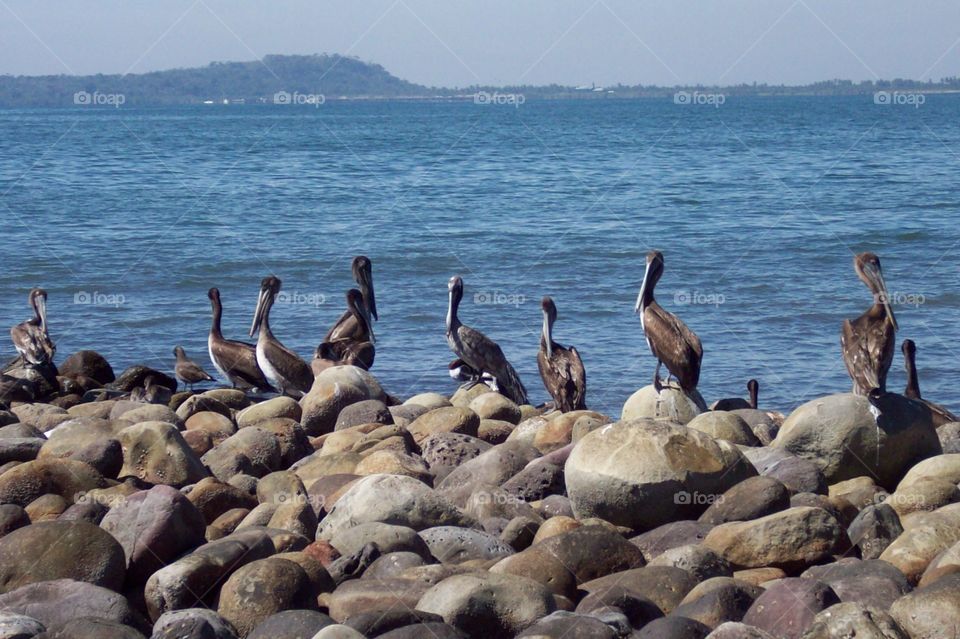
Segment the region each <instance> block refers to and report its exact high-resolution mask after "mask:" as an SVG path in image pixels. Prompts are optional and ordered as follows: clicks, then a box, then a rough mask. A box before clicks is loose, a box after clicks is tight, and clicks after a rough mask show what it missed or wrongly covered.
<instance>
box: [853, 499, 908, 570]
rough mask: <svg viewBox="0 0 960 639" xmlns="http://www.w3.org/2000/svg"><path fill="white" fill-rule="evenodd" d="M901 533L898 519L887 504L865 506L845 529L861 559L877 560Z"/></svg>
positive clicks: (901, 529)
mask: <svg viewBox="0 0 960 639" xmlns="http://www.w3.org/2000/svg"><path fill="white" fill-rule="evenodd" d="M901 533H903V526H901V525H900V518H899V517H897V513H896V511H894V510H893V508H891V507H890V506H889V505H887V504H877V505H876V506H867V507H866V508H864V509H863V510H862V511H860V514H859V515H857V518H856V519H854V520H853V523H851V524H850V526H849V527H848V528H847V535H848V536H849V537H850V543H851V544H853V545H855V546H857V547H858V548H859V549H860V556H861V557H862V558H863V559H877V558H878V557H880V555H881V554H883V551H884V550H886V549H887V546H889V545H890V544H891V543H892V542H893V540H894V539H896V538H897V537H899V536H900V535H901Z"/></svg>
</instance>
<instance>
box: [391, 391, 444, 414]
mask: <svg viewBox="0 0 960 639" xmlns="http://www.w3.org/2000/svg"><path fill="white" fill-rule="evenodd" d="M411 404H412V405H415V406H423V407H424V408H426V409H427V410H432V409H434V408H443V407H444V406H453V404H451V403H450V400H449V399H447V398H446V397H444V396H443V395H441V394H440V393H420V394H419V395H414V396H413V397H411V398H410V399H408V400H407V401H405V402H404V403H403V405H404V406H409V405H411Z"/></svg>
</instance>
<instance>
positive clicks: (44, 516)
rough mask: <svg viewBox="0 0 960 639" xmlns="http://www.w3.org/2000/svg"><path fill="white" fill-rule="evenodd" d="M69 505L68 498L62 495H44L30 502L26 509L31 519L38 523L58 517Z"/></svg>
mask: <svg viewBox="0 0 960 639" xmlns="http://www.w3.org/2000/svg"><path fill="white" fill-rule="evenodd" d="M68 506H69V504H67V500H66V499H64V498H63V497H61V496H60V495H44V496H42V497H37V498H36V499H34V500H33V501H32V502H30V503H29V504H28V505H27V507H26V509H25V510H26V512H27V515H28V516H29V517H30V521H31V522H33V523H37V522H40V521H52V520H54V519H56V518H57V517H59V516H60V515H61V514H62V513H63V511H65V510H66V509H67V507H68Z"/></svg>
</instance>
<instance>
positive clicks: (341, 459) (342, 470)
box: [290, 451, 363, 487]
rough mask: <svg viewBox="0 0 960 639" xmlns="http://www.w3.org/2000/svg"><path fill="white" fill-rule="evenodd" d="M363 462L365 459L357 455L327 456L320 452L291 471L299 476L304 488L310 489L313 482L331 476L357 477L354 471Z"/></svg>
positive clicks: (337, 454)
mask: <svg viewBox="0 0 960 639" xmlns="http://www.w3.org/2000/svg"><path fill="white" fill-rule="evenodd" d="M361 461H363V457H362V456H360V455H359V454H357V453H349V452H348V453H333V454H330V455H325V454H323V451H318V452H316V453H313V454H312V455H310V456H309V457H304V458H303V459H301V460H300V461H298V462H297V463H295V464H294V465H293V466H291V467H290V470H292V471H293V472H295V473H296V474H297V476H298V477H299V478H300V480H301V481H303V485H304V486H307V487H310V486H312V485H313V482H315V481H317V480H319V479H322V478H324V477H328V476H330V475H345V474H350V475H355V474H356V473H355V472H354V471H355V470H356V469H357V464H359V463H360V462H361Z"/></svg>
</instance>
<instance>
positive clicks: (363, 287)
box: [323, 255, 380, 344]
mask: <svg viewBox="0 0 960 639" xmlns="http://www.w3.org/2000/svg"><path fill="white" fill-rule="evenodd" d="M350 270H352V271H353V279H354V280H355V281H356V283H357V286H359V287H360V291H359V292H360V294H361V295H362V300H361V304H360V306H361V308H363V309H364V312H365V314H366V318H367V327H368V330H367V331H364V329H363V328H362V327H361V326H360V322H359V320H358V318H357V315H356V314H354V313H353V312H352V311H351V310H350V308H349V307H348V308H347V310H346V311H345V312H344V313H343V315H341V316H340V319H338V320H337V322H336V324H334V325H333V327H332V328H331V329H330V330H329V331H327V334H326V336H324V338H323V341H324V342H333V341H335V340H338V339H343V338H351V339H359V340H360V341H364V342H365V341H368V339H367V335H366V334H365V333H366V332H369V334H370V339H369V341H370V343H372V344H375V343H376V340H375V339H373V323H372V322H371V321H370V318H373V319H374V320H376V321H379V320H380V318H379V317H378V316H377V300H376V298H375V297H374V295H373V264H372V263H371V262H370V259H369V258H368V257H366V256H365V255H358V256H357V257H355V258H353V263H352V264H351V265H350Z"/></svg>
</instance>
